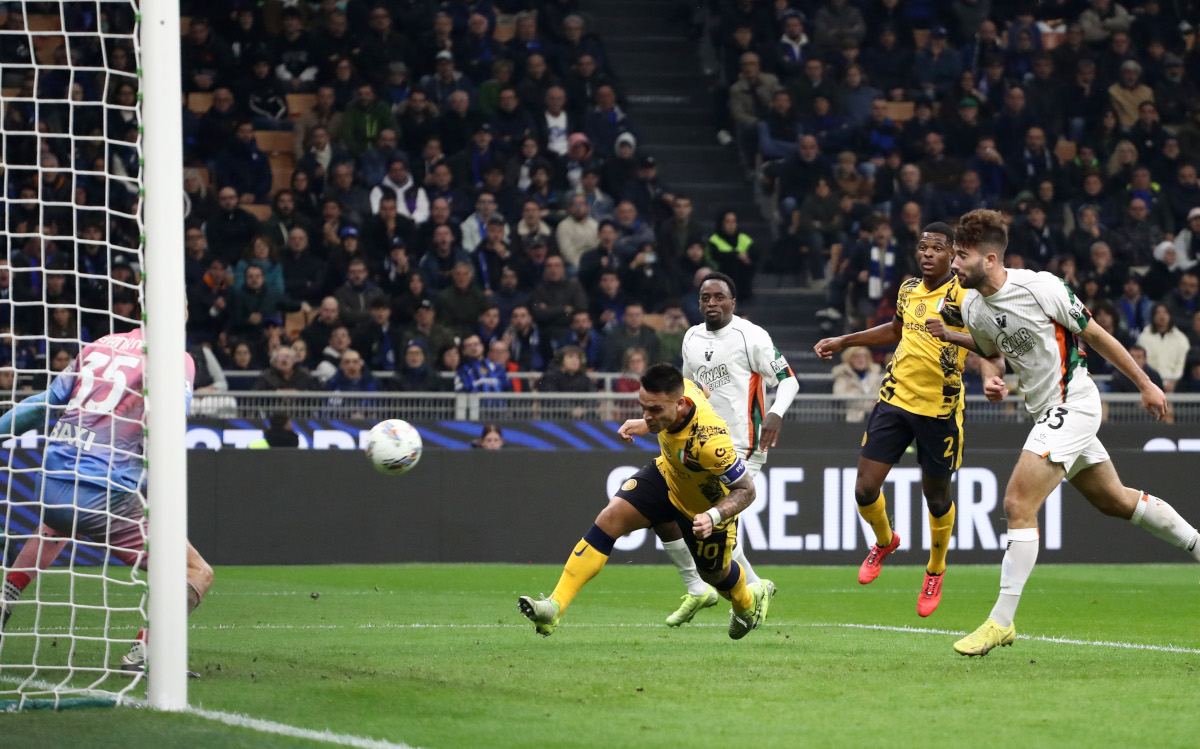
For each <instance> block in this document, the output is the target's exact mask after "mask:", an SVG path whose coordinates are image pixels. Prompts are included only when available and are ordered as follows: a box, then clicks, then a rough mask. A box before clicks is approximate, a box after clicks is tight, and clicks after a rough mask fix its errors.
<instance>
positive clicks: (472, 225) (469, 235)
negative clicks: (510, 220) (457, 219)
mask: <svg viewBox="0 0 1200 749" xmlns="http://www.w3.org/2000/svg"><path fill="white" fill-rule="evenodd" d="M493 216H496V217H498V218H499V219H500V220H501V221H503V220H504V216H502V215H501V214H499V213H498V212H497V211H496V196H495V195H493V194H492V193H490V192H481V193H479V197H477V198H476V199H475V212H474V213H472V214H471V215H470V216H467V217H466V218H465V219H463V221H462V223H461V224H459V231H460V232H461V234H462V247H463V249H464V250H466V251H467V252H474V251H475V248H476V247H478V246H479V243H480V242H482V241H483V239H484V237H486V236H487V224H488V220H489V219H491V218H492V217H493ZM509 236H510V234H509V230H508V226H507V225H505V228H504V241H506V242H507V241H508V240H509Z"/></svg>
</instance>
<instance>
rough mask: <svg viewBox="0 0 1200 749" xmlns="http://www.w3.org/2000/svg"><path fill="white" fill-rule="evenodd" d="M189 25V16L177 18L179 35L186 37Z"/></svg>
mask: <svg viewBox="0 0 1200 749" xmlns="http://www.w3.org/2000/svg"><path fill="white" fill-rule="evenodd" d="M191 25H192V17H191V16H180V17H179V35H180V36H187V33H188V28H189V27H190V26H191Z"/></svg>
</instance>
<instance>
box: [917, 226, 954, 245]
mask: <svg viewBox="0 0 1200 749" xmlns="http://www.w3.org/2000/svg"><path fill="white" fill-rule="evenodd" d="M921 233H922V234H943V235H945V237H946V239H947V241H949V242H950V243H951V244H953V243H954V230H953V229H951V228H950V225H949V224H947V223H946V222H944V221H934V222H933V223H932V224H929V225H927V226H926V227H925V228H924V229H922V230H921Z"/></svg>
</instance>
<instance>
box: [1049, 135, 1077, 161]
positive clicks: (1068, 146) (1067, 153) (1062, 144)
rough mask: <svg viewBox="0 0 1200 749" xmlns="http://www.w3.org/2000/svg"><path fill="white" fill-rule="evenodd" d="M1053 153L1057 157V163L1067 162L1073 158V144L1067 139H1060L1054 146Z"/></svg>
mask: <svg viewBox="0 0 1200 749" xmlns="http://www.w3.org/2000/svg"><path fill="white" fill-rule="evenodd" d="M1054 155H1055V156H1057V157H1058V163H1060V164H1065V163H1067V162H1068V161H1070V160H1071V159H1073V158H1075V144H1074V143H1072V142H1071V141H1069V140H1060V141H1059V142H1058V145H1056V146H1055V147H1054Z"/></svg>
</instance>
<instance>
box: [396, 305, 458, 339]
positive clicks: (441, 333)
mask: <svg viewBox="0 0 1200 749" xmlns="http://www.w3.org/2000/svg"><path fill="white" fill-rule="evenodd" d="M401 337H402V338H404V340H406V341H420V342H421V343H422V344H424V346H425V350H426V351H435V350H436V351H443V350H445V349H446V348H447V347H449V346H453V345H454V333H453V332H451V331H450V330H449V329H447V328H446V327H445V326H444V325H441V324H440V323H438V322H437V306H436V305H435V304H434V303H433V302H432V301H430V300H428V299H422V300H421V302H420V303H419V304H418V305H417V308H416V310H415V311H414V312H413V321H412V324H411V325H409V326H408V327H407V328H405V329H404V332H403V333H402V334H401Z"/></svg>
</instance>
